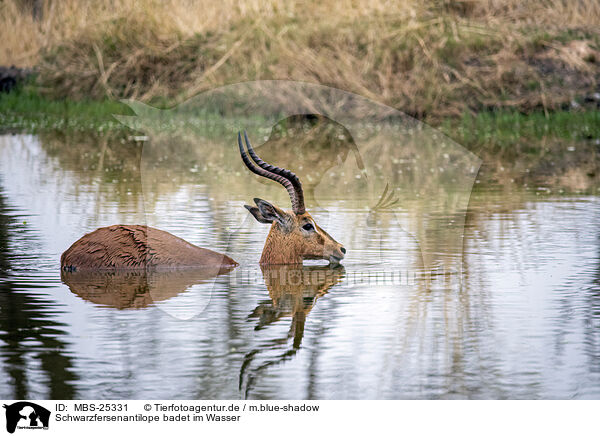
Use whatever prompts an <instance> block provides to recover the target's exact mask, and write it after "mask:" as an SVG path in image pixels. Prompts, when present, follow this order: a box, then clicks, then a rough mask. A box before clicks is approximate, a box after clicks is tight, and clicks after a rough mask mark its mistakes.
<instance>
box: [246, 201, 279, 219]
mask: <svg viewBox="0 0 600 436" xmlns="http://www.w3.org/2000/svg"><path fill="white" fill-rule="evenodd" d="M244 207H245V208H246V209H248V211H249V212H250V213H251V214H252V216H253V217H254V218H255V219H256V221H258V222H259V223H263V224H271V223H272V222H273V220H272V219H267V218H265V217H264V216H262V214H261V213H260V210H258V207H254V206H248V205H247V204H245V205H244Z"/></svg>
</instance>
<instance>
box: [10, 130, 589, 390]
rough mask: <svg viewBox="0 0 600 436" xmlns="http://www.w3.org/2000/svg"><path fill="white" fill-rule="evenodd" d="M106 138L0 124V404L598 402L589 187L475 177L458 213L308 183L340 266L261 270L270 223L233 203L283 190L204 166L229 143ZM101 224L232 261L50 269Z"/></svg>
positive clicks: (279, 197)
mask: <svg viewBox="0 0 600 436" xmlns="http://www.w3.org/2000/svg"><path fill="white" fill-rule="evenodd" d="M103 141H104V142H103ZM107 141H108V140H103V139H102V138H96V139H93V140H88V141H84V140H82V139H81V138H78V137H77V136H73V137H61V136H58V137H57V136H55V135H41V136H34V135H7V136H2V137H0V287H1V288H2V289H1V292H0V373H1V376H2V379H3V380H4V381H5V382H4V383H3V384H2V385H0V397H3V398H28V399H45V398H52V399H72V398H77V399H94V398H110V399H120V398H127V399H142V398H163V399H169V398H180V399H225V398H227V399H231V398H233V399H235V398H261V399H305V398H306V399H355V398H360V399H371V398H377V399H392V398H395V399H425V398H427V399H440V398H532V399H534V398H600V231H598V229H599V228H600V198H599V197H596V196H581V195H580V196H565V195H563V196H555V195H537V194H539V191H535V190H533V191H524V190H517V189H514V190H511V191H496V190H487V189H476V190H475V191H474V193H473V194H472V195H471V196H470V198H467V200H468V212H467V210H466V209H464V210H463V209H461V208H462V206H460V204H459V203H460V202H457V203H456V204H457V205H452V206H449V205H448V202H447V201H446V202H442V201H440V202H436V200H435V199H432V198H423V197H419V196H418V195H407V196H403V192H404V191H402V190H399V191H398V192H397V194H396V195H397V196H398V198H399V199H400V200H402V201H401V202H400V205H399V206H398V207H397V208H395V209H394V210H393V211H391V210H383V211H373V210H372V208H371V209H369V208H368V207H364V205H365V201H362V202H361V199H363V198H364V193H363V192H362V191H360V189H359V188H356V189H355V188H353V187H352V186H350V187H349V188H343V187H338V189H335V192H332V190H333V189H334V187H332V186H331V185H328V186H327V189H323V190H322V191H321V192H320V191H319V189H318V187H316V188H315V191H314V196H315V197H314V200H311V201H314V202H313V204H312V205H311V204H309V206H312V207H311V211H312V212H313V216H314V218H315V220H316V221H317V223H319V224H320V225H321V226H322V227H324V228H325V229H326V230H327V231H328V232H329V233H330V234H331V235H332V236H333V237H335V238H336V239H337V240H338V241H340V242H342V243H344V245H345V246H346V248H347V249H348V256H347V258H346V259H345V260H344V262H343V267H340V268H329V267H327V266H322V265H306V266H304V267H303V268H300V269H298V268H292V267H286V268H276V269H275V270H268V269H267V270H265V269H263V270H261V268H260V267H259V266H258V259H259V257H260V253H261V249H262V245H263V243H264V240H265V237H266V234H267V231H268V229H267V228H266V227H265V226H262V225H260V224H258V223H255V222H254V221H253V220H252V219H251V218H249V217H248V214H247V212H246V210H245V209H244V208H243V207H242V206H243V204H245V203H248V202H250V201H251V199H252V197H254V196H260V197H262V198H266V199H269V200H272V201H275V202H277V204H279V205H281V206H282V207H286V208H287V207H288V203H286V202H287V201H289V200H287V199H286V197H285V191H283V189H281V188H280V187H277V186H271V185H265V184H261V183H259V182H258V181H257V180H256V179H252V178H251V177H249V175H248V174H247V173H244V172H243V169H242V167H241V166H240V167H235V170H234V171H230V172H227V171H225V172H223V171H222V170H219V168H216V167H215V166H213V165H211V164H210V163H209V162H215V161H217V160H218V159H223V160H230V161H231V162H234V159H235V153H236V152H235V148H234V149H233V151H228V150H226V149H225V148H223V147H221V145H219V146H218V147H217V146H215V147H211V148H210V149H211V150H213V153H214V154H215V155H212V156H211V159H207V160H206V161H200V160H198V161H195V162H194V161H192V160H189V159H187V162H184V163H185V167H182V166H181V165H183V164H182V163H181V162H175V163H174V164H173V166H168V167H166V168H158V169H156V172H155V173H152V172H149V171H147V172H146V173H144V172H143V171H142V173H140V169H139V166H140V165H139V162H140V159H141V158H142V157H143V152H142V150H141V149H140V148H139V147H132V146H126V145H123V144H120V143H119V142H117V143H112V142H107ZM219 147H220V148H219ZM223 150H225V151H223ZM219 156H221V157H220V158H219ZM351 157H352V156H351V155H350V159H349V161H350V163H349V165H351V164H354V162H352V159H351ZM152 159H154V158H152ZM152 159H150V160H146V161H145V162H146V164H148V162H153V161H157V160H152ZM185 160H186V159H184V161H185ZM235 162H236V164H235V165H238V163H237V161H235ZM232 165H233V164H232ZM315 165H316V164H313V165H312V168H313V170H314V171H317V172H318V171H321V170H319V168H317V167H316V166H315ZM367 165H368V162H367ZM142 166H143V165H142ZM325 171H326V170H323V172H325ZM327 171H329V170H327ZM304 177H305V179H307V177H308V176H307V175H305V176H304ZM349 178H352V177H350V176H349ZM303 180H304V179H303ZM421 182H422V184H423V183H424V180H421ZM307 184H308V183H307ZM385 184H386V181H385V180H384V181H383V182H382V183H381V184H380V185H379V186H377V187H376V188H374V192H381V190H382V187H383V186H385ZM443 198H445V199H448V198H452V197H450V196H446V197H443ZM366 204H367V205H369V204H372V203H369V201H366ZM419 211H420V212H419ZM423 211H425V212H426V213H425V212H423ZM423 216H425V217H426V218H425V219H427V220H428V221H427V222H424V218H423ZM461 217H462V218H461ZM461 219H462V220H463V221H462V222H461V221H460V220H461ZM115 223H148V224H151V225H155V226H157V227H160V228H161V229H164V230H167V231H170V232H172V233H174V234H176V235H178V236H181V237H184V238H186V239H187V240H189V241H190V242H193V243H196V244H198V245H201V246H204V247H208V248H212V249H215V250H219V251H223V252H227V253H228V254H229V255H231V256H232V257H233V258H234V259H236V260H237V261H238V262H239V263H240V267H239V268H238V269H236V270H235V271H233V272H231V273H229V274H223V275H219V276H217V277H204V276H202V275H197V274H196V275H195V274H193V273H189V274H185V273H182V274H171V275H169V274H166V275H151V276H145V275H141V276H140V275H137V274H128V275H127V274H126V275H119V274H115V275H101V276H91V277H78V278H75V279H73V278H70V277H67V276H65V275H64V274H63V276H62V277H61V272H60V269H59V259H60V254H61V253H62V252H63V251H64V250H65V249H66V248H68V247H69V245H70V244H71V243H72V242H73V241H75V240H76V239H78V238H79V237H81V236H82V235H83V234H85V233H86V232H89V231H91V230H93V229H95V228H97V227H99V226H103V225H111V224H115ZM452 223H458V224H456V226H457V228H458V229H459V231H454V230H453V229H452V227H451V224H452ZM463 223H464V225H463ZM448 226H450V227H448ZM463 228H464V230H463ZM443 229H450V230H448V231H442V230H443ZM423 235H426V236H427V237H426V238H425V237H423ZM457 235H458V236H457ZM457 238H460V239H459V240H460V242H459V243H457ZM457 255H460V262H459V263H457ZM457 265H458V267H457ZM373 278H375V279H373Z"/></svg>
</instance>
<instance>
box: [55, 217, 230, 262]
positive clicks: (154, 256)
mask: <svg viewBox="0 0 600 436" xmlns="http://www.w3.org/2000/svg"><path fill="white" fill-rule="evenodd" d="M60 265H61V268H62V269H63V270H68V271H80V270H144V269H178V268H193V267H214V266H219V265H220V266H223V267H230V266H237V263H236V262H235V261H234V260H233V259H231V258H230V257H228V256H226V255H224V254H220V253H217V252H214V251H211V250H207V249H205V248H200V247H197V246H195V245H193V244H190V243H189V242H187V241H184V240H183V239H181V238H178V237H177V236H174V235H172V234H170V233H168V232H165V231H163V230H158V229H154V228H152V227H147V226H141V225H114V226H109V227H102V228H99V229H97V230H95V231H93V232H91V233H88V234H87V235H85V236H83V237H82V238H81V239H79V240H78V241H76V242H75V243H73V245H71V247H69V249H68V250H67V251H65V252H64V253H63V254H62V256H61V258H60Z"/></svg>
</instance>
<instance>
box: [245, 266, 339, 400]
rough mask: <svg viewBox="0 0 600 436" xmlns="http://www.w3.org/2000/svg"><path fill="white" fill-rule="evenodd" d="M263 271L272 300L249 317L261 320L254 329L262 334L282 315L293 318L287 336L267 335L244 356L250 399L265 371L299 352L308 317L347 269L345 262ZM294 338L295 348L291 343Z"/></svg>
mask: <svg viewBox="0 0 600 436" xmlns="http://www.w3.org/2000/svg"><path fill="white" fill-rule="evenodd" d="M261 271H262V274H263V278H264V280H265V285H266V287H267V289H268V291H269V297H270V300H266V301H261V302H260V303H259V304H258V306H256V309H254V310H253V311H252V313H251V314H250V315H249V317H248V318H249V319H257V320H258V322H257V324H256V327H255V328H254V330H255V331H256V332H257V334H258V335H261V332H260V331H261V330H264V329H265V328H266V327H268V326H269V325H271V324H273V323H275V322H277V321H279V320H280V319H281V318H284V317H285V318H288V317H291V318H292V321H291V325H290V328H289V331H288V333H287V335H286V336H285V337H282V338H272V339H268V338H265V339H264V340H263V341H261V342H260V343H259V345H257V346H256V347H255V348H253V349H252V350H251V351H250V352H248V353H247V354H246V356H245V357H244V363H243V364H242V367H241V369H240V390H242V391H243V398H248V394H249V392H250V391H251V389H252V386H253V385H254V384H255V383H256V379H257V378H258V377H259V375H260V374H261V373H262V372H263V371H265V370H266V369H267V368H269V367H270V366H274V365H278V364H280V363H282V362H284V361H286V360H289V359H291V358H292V357H293V356H294V355H295V354H296V353H297V352H298V350H299V349H300V344H301V343H302V338H303V337H304V326H305V324H306V317H307V316H308V314H309V313H310V311H311V310H312V308H313V307H314V305H315V303H316V302H317V299H319V298H320V297H322V296H323V295H325V294H326V293H327V291H328V290H329V289H331V288H332V287H333V286H335V285H336V284H337V283H339V282H340V281H341V280H342V279H343V278H344V272H345V270H344V267H343V266H341V265H337V266H336V267H329V266H324V267H302V266H292V265H271V266H262V267H261ZM263 336H264V335H263ZM290 338H292V341H291V347H290V346H289V344H288V342H289V339H290ZM263 353H265V354H267V353H268V356H262V354H263Z"/></svg>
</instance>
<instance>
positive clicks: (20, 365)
mask: <svg viewBox="0 0 600 436" xmlns="http://www.w3.org/2000/svg"><path fill="white" fill-rule="evenodd" d="M0 182H2V179H0ZM15 212H16V211H15V210H14V209H11V208H9V207H7V205H6V200H5V197H4V193H3V192H2V190H0V362H1V368H2V371H1V372H2V373H4V374H3V375H4V377H3V382H2V384H3V386H4V388H3V389H2V390H0V392H1V394H0V396H2V397H3V398H15V399H25V398H50V399H72V398H73V397H74V395H75V390H74V388H73V385H72V382H73V381H74V380H76V379H77V376H76V375H75V373H74V372H73V363H72V358H71V355H70V353H69V352H68V351H67V343H66V342H65V336H66V332H65V330H67V328H68V326H67V325H65V324H63V323H61V322H58V321H56V320H55V314H56V312H57V310H61V309H60V308H59V307H57V305H56V303H55V302H53V301H52V299H50V298H40V296H39V295H38V293H37V292H35V291H36V288H38V287H39V285H36V284H35V283H28V281H27V280H22V279H20V278H19V277H18V276H17V277H15V274H14V270H15V269H16V270H17V271H18V273H19V275H25V276H27V275H28V273H31V272H33V271H27V270H23V269H21V270H20V271H19V265H16V262H18V261H19V257H22V253H27V252H30V250H33V249H34V244H35V242H34V241H35V239H36V238H35V236H34V235H32V234H31V232H30V231H28V230H27V229H26V228H24V226H23V225H22V224H20V223H17V222H16V219H15V218H17V216H15V215H16V214H15ZM19 218H20V217H19ZM35 258H36V257H35V256H32V260H34V259H35ZM15 261H16V262H15ZM31 267H32V268H35V263H34V264H33V265H31ZM42 380H44V382H43V384H40V381H42ZM42 386H43V387H42Z"/></svg>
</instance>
